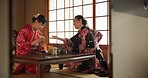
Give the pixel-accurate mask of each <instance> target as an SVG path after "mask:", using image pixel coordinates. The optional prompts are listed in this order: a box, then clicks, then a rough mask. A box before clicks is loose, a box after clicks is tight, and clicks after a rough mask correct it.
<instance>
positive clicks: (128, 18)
mask: <svg viewBox="0 0 148 78" xmlns="http://www.w3.org/2000/svg"><path fill="white" fill-rule="evenodd" d="M111 31H112V33H111V34H112V53H113V78H148V41H147V40H148V18H144V17H139V16H134V15H130V14H125V13H120V12H117V11H112V30H111Z"/></svg>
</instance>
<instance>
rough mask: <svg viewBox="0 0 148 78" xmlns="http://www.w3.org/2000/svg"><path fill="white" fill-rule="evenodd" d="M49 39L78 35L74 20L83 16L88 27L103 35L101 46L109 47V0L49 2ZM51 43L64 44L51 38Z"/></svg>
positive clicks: (52, 0)
mask: <svg viewBox="0 0 148 78" xmlns="http://www.w3.org/2000/svg"><path fill="white" fill-rule="evenodd" d="M48 12H49V13H48V14H49V37H51V36H52V35H56V36H59V37H62V38H71V37H72V36H73V35H75V34H76V33H77V29H75V28H74V27H73V18H74V17H75V16H76V15H83V16H84V17H85V19H86V20H87V22H88V26H89V27H90V28H91V29H93V30H99V31H100V32H101V33H102V34H103V38H102V40H101V41H100V44H101V45H109V0H49V11H48ZM49 43H50V44H52V43H53V44H54V43H58V44H61V43H62V42H61V41H59V40H55V39H50V38H49Z"/></svg>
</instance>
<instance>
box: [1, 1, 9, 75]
mask: <svg viewBox="0 0 148 78" xmlns="http://www.w3.org/2000/svg"><path fill="white" fill-rule="evenodd" d="M0 18H1V19H0V78H9V76H10V73H9V70H10V68H9V63H10V59H9V51H10V50H9V0H0Z"/></svg>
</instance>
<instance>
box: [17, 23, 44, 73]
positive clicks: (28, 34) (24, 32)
mask: <svg viewBox="0 0 148 78" xmlns="http://www.w3.org/2000/svg"><path fill="white" fill-rule="evenodd" d="M41 35H42V32H41V31H40V30H38V31H34V30H33V28H32V27H31V25H30V24H26V25H25V26H24V27H23V28H22V29H21V30H20V32H19V33H18V36H17V39H16V44H17V49H16V52H15V54H16V55H20V54H30V53H31V52H35V51H32V50H31V48H32V47H33V46H32V45H31V42H32V41H33V40H36V39H38V38H39V37H40V36H41ZM40 47H42V49H43V45H40ZM14 67H15V71H14V74H19V72H20V71H21V70H22V69H23V68H24V69H25V70H26V72H28V73H35V72H36V66H35V65H33V64H20V63H15V64H14Z"/></svg>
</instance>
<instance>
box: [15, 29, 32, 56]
mask: <svg viewBox="0 0 148 78" xmlns="http://www.w3.org/2000/svg"><path fill="white" fill-rule="evenodd" d="M27 33H28V32H27V29H23V30H21V31H20V32H19V34H18V36H17V39H16V43H17V49H18V50H19V51H22V52H25V53H28V50H29V48H30V47H31V42H30V41H27V36H26V35H27ZM25 53H23V54H25Z"/></svg>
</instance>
